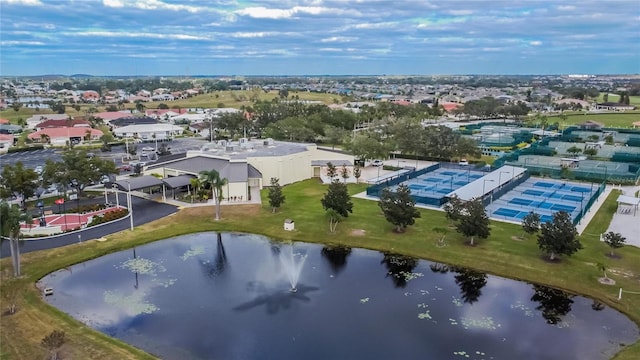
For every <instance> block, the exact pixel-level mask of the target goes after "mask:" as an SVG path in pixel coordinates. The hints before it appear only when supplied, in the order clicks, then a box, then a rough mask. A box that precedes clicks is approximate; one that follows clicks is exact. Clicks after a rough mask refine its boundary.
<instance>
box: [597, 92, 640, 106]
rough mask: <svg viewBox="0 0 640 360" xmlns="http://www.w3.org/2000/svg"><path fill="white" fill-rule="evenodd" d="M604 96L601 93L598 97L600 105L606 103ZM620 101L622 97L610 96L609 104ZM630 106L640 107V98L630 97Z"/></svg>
mask: <svg viewBox="0 0 640 360" xmlns="http://www.w3.org/2000/svg"><path fill="white" fill-rule="evenodd" d="M604 94H605V93H600V95H599V96H598V102H599V103H601V102H604ZM618 100H620V95H616V94H609V99H608V101H609V102H618ZM629 104H630V105H635V106H640V96H629Z"/></svg>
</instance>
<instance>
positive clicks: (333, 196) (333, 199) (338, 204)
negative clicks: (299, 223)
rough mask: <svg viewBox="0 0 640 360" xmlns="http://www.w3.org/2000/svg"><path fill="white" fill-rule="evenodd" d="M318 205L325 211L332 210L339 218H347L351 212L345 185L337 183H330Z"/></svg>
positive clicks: (351, 206) (351, 205)
mask: <svg viewBox="0 0 640 360" xmlns="http://www.w3.org/2000/svg"><path fill="white" fill-rule="evenodd" d="M320 203H321V204H322V207H323V208H324V209H325V210H329V209H332V210H334V211H335V212H336V213H337V214H339V215H340V216H342V217H344V218H346V217H349V213H352V212H353V203H352V202H351V198H350V197H349V192H348V190H347V185H346V184H343V183H341V182H339V181H337V180H336V181H332V182H331V184H329V188H328V189H327V192H326V193H325V194H324V196H323V197H322V199H320Z"/></svg>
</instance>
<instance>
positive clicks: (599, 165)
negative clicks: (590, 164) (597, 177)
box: [596, 164, 608, 184]
mask: <svg viewBox="0 0 640 360" xmlns="http://www.w3.org/2000/svg"><path fill="white" fill-rule="evenodd" d="M596 167H603V168H604V182H605V184H606V182H607V170H608V168H607V165H606V164H598V165H596Z"/></svg>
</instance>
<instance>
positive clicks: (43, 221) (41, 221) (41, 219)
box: [36, 189, 47, 226]
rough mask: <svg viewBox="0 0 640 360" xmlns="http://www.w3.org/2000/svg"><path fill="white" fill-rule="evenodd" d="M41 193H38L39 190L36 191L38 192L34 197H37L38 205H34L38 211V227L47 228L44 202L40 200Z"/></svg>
mask: <svg viewBox="0 0 640 360" xmlns="http://www.w3.org/2000/svg"><path fill="white" fill-rule="evenodd" d="M43 193H44V190H42V191H40V189H38V191H37V192H36V196H37V197H38V203H37V204H36V206H37V207H38V209H40V226H47V222H46V220H45V218H44V202H43V201H42V199H41V198H40V197H41V196H42V194H43Z"/></svg>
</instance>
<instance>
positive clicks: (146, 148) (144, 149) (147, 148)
mask: <svg viewBox="0 0 640 360" xmlns="http://www.w3.org/2000/svg"><path fill="white" fill-rule="evenodd" d="M155 150H156V149H154V148H152V147H151V146H145V147H143V148H142V151H155Z"/></svg>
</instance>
